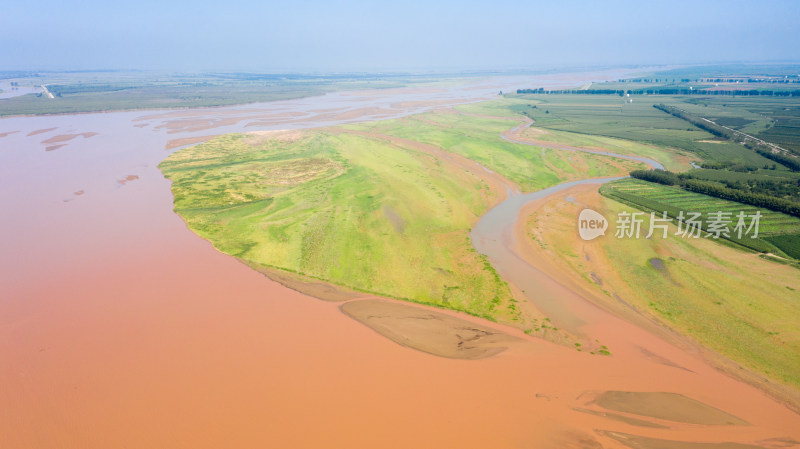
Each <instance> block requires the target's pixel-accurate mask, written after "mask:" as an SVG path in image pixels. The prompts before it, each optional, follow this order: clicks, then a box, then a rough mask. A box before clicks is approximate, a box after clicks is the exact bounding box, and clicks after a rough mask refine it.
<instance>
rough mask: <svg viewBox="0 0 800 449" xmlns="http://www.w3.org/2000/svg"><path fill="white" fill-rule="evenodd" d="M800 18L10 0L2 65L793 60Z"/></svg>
mask: <svg viewBox="0 0 800 449" xmlns="http://www.w3.org/2000/svg"><path fill="white" fill-rule="evenodd" d="M799 23H800V1H797V0H785V1H769V0H767V1H764V0H758V1H756V0H749V1H736V0H733V1H731V0H727V1H698V0H694V1H685V2H684V1H659V2H651V1H647V0H639V1H612V0H604V1H568V0H553V1H547V2H541V1H531V0H516V1H513V2H510V1H503V0H500V1H498V0H495V1H485V2H472V1H433V0H428V1H393V2H356V1H308V2H304V1H293V2H288V1H286V2H284V1H262V2H257V1H243V0H227V1H215V2H209V1H197V0H191V1H188V0H178V1H169V0H160V1H154V0H131V1H124V2H114V1H87V0H72V1H58V0H33V1H32V2H24V1H14V0H11V1H8V2H3V3H2V4H0V70H12V69H96V68H112V69H125V68H129V69H149V70H169V71H202V70H230V71H234V70H247V71H287V70H293V71H382V70H419V69H431V70H448V69H464V68H474V69H503V68H520V67H552V66H562V65H572V66H576V65H579V66H588V65H603V64H608V65H614V64H671V63H703V62H721V61H778V60H780V61H792V62H796V61H800V26H799V25H798V24H799Z"/></svg>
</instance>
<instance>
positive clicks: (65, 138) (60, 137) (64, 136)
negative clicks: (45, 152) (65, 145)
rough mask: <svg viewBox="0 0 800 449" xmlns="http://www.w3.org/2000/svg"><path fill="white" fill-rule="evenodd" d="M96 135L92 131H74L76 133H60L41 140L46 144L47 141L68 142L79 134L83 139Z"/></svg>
mask: <svg viewBox="0 0 800 449" xmlns="http://www.w3.org/2000/svg"><path fill="white" fill-rule="evenodd" d="M53 129H55V128H53ZM96 135H97V133H93V132H86V133H76V134H61V135H58V136H55V137H51V138H49V139H46V140H43V141H42V143H43V144H48V143H61V142H69V141H70V140H72V139H74V138H76V137H79V136H81V137H83V138H84V139H88V138H90V137H94V136H96Z"/></svg>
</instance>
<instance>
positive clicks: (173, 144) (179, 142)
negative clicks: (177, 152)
mask: <svg viewBox="0 0 800 449" xmlns="http://www.w3.org/2000/svg"><path fill="white" fill-rule="evenodd" d="M213 137H214V136H213V135H211V136H196V137H183V138H180V139H172V140H170V141H169V142H167V144H166V145H165V146H164V149H165V150H171V149H173V148H178V147H182V146H184V145H192V144H195V143H202V142H205V141H207V140H209V139H211V138H213Z"/></svg>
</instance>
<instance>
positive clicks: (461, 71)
mask: <svg viewBox="0 0 800 449" xmlns="http://www.w3.org/2000/svg"><path fill="white" fill-rule="evenodd" d="M748 65H755V66H757V65H770V66H791V65H800V60H779V61H776V60H767V61H724V62H702V63H664V64H652V63H636V64H635V63H629V64H590V65H578V64H559V65H552V66H521V67H502V68H468V67H465V68H402V69H401V68H398V69H355V70H343V69H330V70H323V69H289V68H286V69H265V70H253V69H230V70H223V69H206V70H202V69H143V68H117V69H115V68H87V69H67V68H64V69H58V68H39V69H34V68H27V69H0V75H3V74H18V75H27V76H31V75H35V74H38V73H41V74H46V73H76V74H79V73H169V74H176V75H208V74H230V75H284V76H286V75H290V76H310V75H313V76H343V75H361V76H365V75H381V76H408V75H440V76H441V75H504V74H507V75H513V74H547V73H562V72H565V71H592V70H613V69H662V70H664V69H667V70H669V69H675V68H685V67H723V66H748Z"/></svg>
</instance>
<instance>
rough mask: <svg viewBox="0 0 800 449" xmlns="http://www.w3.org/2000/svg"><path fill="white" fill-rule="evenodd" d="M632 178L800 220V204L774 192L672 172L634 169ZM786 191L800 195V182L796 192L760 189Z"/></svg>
mask: <svg viewBox="0 0 800 449" xmlns="http://www.w3.org/2000/svg"><path fill="white" fill-rule="evenodd" d="M631 177H633V178H636V179H641V180H644V181H649V182H655V183H658V184H664V185H668V186H679V187H681V188H683V189H685V190H689V191H692V192H696V193H702V194H704V195H708V196H713V197H716V198H722V199H725V200H730V201H736V202H739V203H744V204H749V205H752V206H757V207H764V208H766V209H770V210H774V211H777V212H783V213H785V214H789V215H794V216H795V217H800V203H798V202H795V201H792V200H789V199H786V198H779V197H776V196H774V195H773V194H771V193H763V190H762V191H761V192H759V191H752V190H745V189H744V187H742V186H739V188H736V187H732V186H731V184H729V185H727V186H725V185H722V184H720V183H718V182H714V181H707V180H701V179H695V178H694V177H693V176H692V175H691V174H689V173H673V172H671V171H668V170H660V169H659V170H634V171H632V172H631ZM779 184H780V188H781V189H783V190H784V191H786V189H788V191H789V192H792V191H793V193H794V194H796V193H797V192H800V183H795V186H794V187H795V189H792V187H791V186H790V185H789V184H787V183H774V184H772V185H770V184H768V183H766V182H765V183H762V184H761V185H760V187H761V188H762V189H764V190H766V189H769V188H770V187H776V188H777V187H778V185H779Z"/></svg>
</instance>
